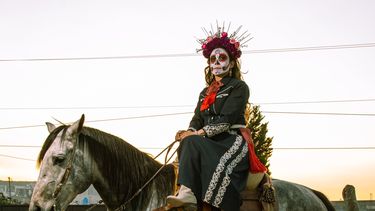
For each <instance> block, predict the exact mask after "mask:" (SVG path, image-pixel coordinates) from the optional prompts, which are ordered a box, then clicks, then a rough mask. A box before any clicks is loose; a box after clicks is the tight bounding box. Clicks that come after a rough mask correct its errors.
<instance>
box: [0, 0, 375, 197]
mask: <svg viewBox="0 0 375 211" xmlns="http://www.w3.org/2000/svg"><path fill="white" fill-rule="evenodd" d="M374 8H375V1H372V0H359V1H354V0H346V1H323V0H317V1H306V0H302V1H301V0H298V1H297V0H294V1H292V0H286V1H253V0H247V1H222V0H217V1H196V0H189V1H172V0H161V1H145V0H140V1H120V0H119V1H112V0H110V1H99V0H94V1H91V0H90V1H89V0H82V1H72V0H65V1H61V0H49V1H42V0H34V1H26V0H0V26H2V27H1V29H0V30H1V33H0V74H1V75H0V93H1V94H0V96H1V100H0V180H8V177H11V179H12V180H13V181H16V180H36V179H37V176H38V171H37V170H36V169H35V160H36V158H37V155H38V152H39V150H40V146H41V145H42V144H43V141H44V140H45V138H46V137H47V135H48V131H47V128H46V127H45V126H44V123H45V122H47V121H49V122H53V123H57V121H56V120H54V118H55V119H57V120H59V121H62V122H66V123H69V122H73V121H76V120H77V119H78V118H79V117H80V115H81V114H82V113H84V114H85V115H86V120H87V122H86V124H85V125H87V126H90V127H94V128H97V129H100V130H103V131H106V132H108V133H111V134H114V135H117V136H119V137H121V138H123V139H124V140H126V141H128V142H129V143H131V144H133V145H134V146H136V147H138V148H139V149H140V150H142V151H145V152H149V153H152V154H154V155H156V154H157V153H158V152H159V151H160V150H161V148H164V147H166V146H167V145H168V144H169V143H170V142H171V141H172V140H173V138H174V134H175V133H176V131H178V130H180V129H186V128H187V127H188V124H189V121H190V119H191V116H192V112H193V109H194V105H195V104H196V100H197V99H198V94H199V92H200V91H201V89H202V88H203V87H204V85H205V84H204V75H203V69H204V67H205V64H206V61H205V59H204V58H203V57H202V56H201V55H199V54H196V53H195V49H196V48H199V47H200V46H199V44H198V43H197V42H196V38H203V37H204V33H203V32H202V30H201V27H205V28H210V23H212V24H213V25H214V26H215V25H216V20H218V21H219V23H221V24H222V22H223V21H225V22H226V23H228V22H231V23H232V26H231V28H232V29H234V28H236V27H238V26H239V25H243V30H242V31H244V30H248V31H249V32H250V33H251V34H252V37H253V39H252V40H251V41H250V42H249V43H248V44H249V47H248V48H245V49H243V51H244V54H243V56H242V57H241V61H242V71H243V72H245V73H246V74H244V80H245V81H246V82H247V84H248V85H249V87H250V92H251V94H250V95H251V96H250V101H251V102H252V103H254V104H259V105H260V106H261V111H262V112H263V115H264V116H265V119H264V120H265V121H266V122H269V124H268V129H269V133H268V135H269V136H271V137H274V138H273V147H274V148H275V149H274V151H273V155H272V157H271V167H270V170H271V172H272V176H273V177H274V178H278V179H283V180H287V181H291V182H295V183H299V184H303V185H306V186H308V187H311V188H314V189H316V190H319V191H322V192H323V193H325V194H326V195H327V196H328V197H329V199H331V200H340V199H342V196H341V192H342V189H343V188H344V187H345V185H347V184H351V185H354V186H355V188H356V192H357V198H358V199H361V200H369V199H371V198H370V196H371V194H372V196H375V182H374V178H375V133H374V131H375V130H374V127H375V83H374V79H375V71H374V70H375V59H374V55H375V28H374V20H375V13H374ZM231 31H232V30H231ZM64 58H65V59H64ZM66 58H81V59H66ZM84 58H86V59H84ZM95 58H96V59H95ZM29 59H36V60H29ZM38 59H51V60H38ZM155 115H160V116H155ZM163 115H164V116H163ZM139 117H142V118H139ZM98 120H100V121H98ZM372 199H374V198H372Z"/></svg>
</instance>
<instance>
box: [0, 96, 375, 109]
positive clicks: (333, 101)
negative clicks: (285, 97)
mask: <svg viewBox="0 0 375 211" xmlns="http://www.w3.org/2000/svg"><path fill="white" fill-rule="evenodd" d="M373 101H375V99H371V98H370V99H352V100H318V101H290V102H263V103H262V102H260V103H254V104H259V105H278V104H320V103H351V102H373ZM0 109H1V108H0Z"/></svg>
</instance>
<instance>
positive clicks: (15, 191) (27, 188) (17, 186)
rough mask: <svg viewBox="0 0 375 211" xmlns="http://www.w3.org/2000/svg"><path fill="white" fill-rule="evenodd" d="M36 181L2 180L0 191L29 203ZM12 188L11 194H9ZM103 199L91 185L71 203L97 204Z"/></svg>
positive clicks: (0, 181) (6, 195)
mask: <svg viewBox="0 0 375 211" xmlns="http://www.w3.org/2000/svg"><path fill="white" fill-rule="evenodd" d="M35 183H36V182H24V181H11V182H10V187H9V182H8V181H2V180H0V193H2V194H3V195H4V196H5V197H7V198H9V197H10V198H12V199H16V200H17V201H19V202H21V203H22V204H29V203H30V199H31V195H32V194H33V189H34V186H35ZM9 189H10V196H9ZM99 200H101V198H100V196H99V194H98V192H97V191H96V190H95V188H94V187H93V186H92V185H91V186H90V187H89V188H88V189H87V190H86V191H85V192H83V193H81V194H78V195H77V197H76V198H75V199H74V200H73V201H72V203H71V204H79V205H87V204H96V203H97V202H98V201H99Z"/></svg>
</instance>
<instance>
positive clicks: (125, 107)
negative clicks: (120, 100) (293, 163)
mask: <svg viewBox="0 0 375 211" xmlns="http://www.w3.org/2000/svg"><path fill="white" fill-rule="evenodd" d="M350 102H375V99H374V98H370V99H349V100H318V101H285V102H282V101H281V102H258V103H257V102H255V103H251V104H253V105H279V104H321V103H350ZM194 106H195V105H193V104H192V105H150V106H141V105H139V106H137V105H135V106H77V107H74V106H72V107H2V108H1V107H0V110H101V109H145V108H146V109H148V108H188V107H194Z"/></svg>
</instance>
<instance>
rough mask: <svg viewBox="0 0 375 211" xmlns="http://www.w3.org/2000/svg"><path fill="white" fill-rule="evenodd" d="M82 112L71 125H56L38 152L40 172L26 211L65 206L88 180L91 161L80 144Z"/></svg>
mask: <svg viewBox="0 0 375 211" xmlns="http://www.w3.org/2000/svg"><path fill="white" fill-rule="evenodd" d="M83 122H84V115H82V117H81V119H79V120H78V121H76V122H75V123H73V124H72V125H70V126H66V125H63V126H59V127H55V126H54V125H53V124H51V123H46V124H47V127H48V130H49V132H50V134H49V136H48V137H47V139H46V141H45V143H44V145H43V147H42V150H41V151H40V154H39V159H38V164H40V172H39V177H38V181H37V183H36V185H35V187H34V191H33V195H32V197H31V202H30V207H29V211H37V210H41V211H49V210H65V209H66V208H67V206H68V205H69V203H70V202H71V201H72V200H73V199H74V198H75V197H76V196H77V194H79V193H81V192H83V191H84V190H86V189H87V188H88V186H89V185H90V184H91V181H90V180H89V179H88V178H91V177H90V166H91V165H90V163H88V162H90V161H89V160H88V159H85V158H84V154H85V153H84V152H83V151H82V149H80V148H79V135H80V132H81V130H82V127H83Z"/></svg>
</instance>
